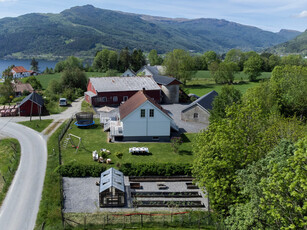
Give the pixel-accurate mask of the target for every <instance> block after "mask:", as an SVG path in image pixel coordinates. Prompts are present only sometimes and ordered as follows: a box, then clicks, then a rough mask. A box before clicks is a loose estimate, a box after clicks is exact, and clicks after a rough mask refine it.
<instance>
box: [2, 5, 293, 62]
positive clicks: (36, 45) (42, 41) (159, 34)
mask: <svg viewBox="0 0 307 230" xmlns="http://www.w3.org/2000/svg"><path fill="white" fill-rule="evenodd" d="M287 40H288V39H287V38H285V37H284V36H281V35H279V34H275V33H272V32H268V31H264V30H261V29H259V28H256V27H251V26H245V25H241V24H238V23H234V22H229V21H226V20H218V19H204V18H201V19H193V20H190V19H170V18H163V17H153V16H147V15H137V14H131V13H124V12H117V11H111V10H104V9H99V8H95V7H93V6H91V5H86V6H77V7H73V8H71V9H68V10H64V11H63V12H61V13H60V14H37V13H35V14H34V13H33V14H26V15H23V16H20V17H16V18H3V19H0V57H10V56H12V55H13V57H32V56H36V57H40V58H44V57H47V58H50V57H54V56H56V57H61V56H62V57H65V56H68V55H76V56H81V57H89V58H90V57H93V56H94V55H95V53H96V52H97V51H98V50H101V49H103V48H109V49H114V50H119V49H122V48H124V47H129V48H130V49H133V48H140V49H142V50H144V51H150V50H151V49H156V50H158V52H159V53H165V52H168V51H171V50H173V49H176V48H177V49H186V50H194V51H195V52H204V51H207V50H214V51H216V52H226V51H227V50H229V49H232V48H238V49H242V50H246V51H247V50H261V49H263V48H267V47H271V46H273V45H276V44H279V43H282V42H285V41H287Z"/></svg>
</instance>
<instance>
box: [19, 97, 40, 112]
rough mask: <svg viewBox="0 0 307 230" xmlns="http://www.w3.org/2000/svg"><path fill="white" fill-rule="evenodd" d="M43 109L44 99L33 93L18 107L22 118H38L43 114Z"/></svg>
mask: <svg viewBox="0 0 307 230" xmlns="http://www.w3.org/2000/svg"><path fill="white" fill-rule="evenodd" d="M43 107H44V100H43V97H42V96H41V95H39V94H37V93H35V92H33V93H31V94H29V95H28V96H27V97H25V98H24V99H23V100H22V101H21V103H20V104H19V105H18V112H19V115H20V116H30V115H32V116H38V115H41V114H42V111H43Z"/></svg>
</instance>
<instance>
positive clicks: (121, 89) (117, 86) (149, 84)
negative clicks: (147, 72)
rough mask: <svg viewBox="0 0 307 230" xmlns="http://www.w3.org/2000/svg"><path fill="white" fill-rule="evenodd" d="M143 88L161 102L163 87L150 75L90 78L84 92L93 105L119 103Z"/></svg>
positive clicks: (86, 98)
mask: <svg viewBox="0 0 307 230" xmlns="http://www.w3.org/2000/svg"><path fill="white" fill-rule="evenodd" d="M143 89H144V90H146V94H147V95H148V96H149V97H151V98H152V99H154V100H155V101H156V102H158V103H160V101H161V88H160V87H159V85H158V84H157V83H156V82H155V81H154V80H153V78H152V77H149V76H145V77H100V78H90V79H89V82H88V85H87V92H85V93H84V94H85V100H86V101H87V102H88V103H90V104H91V105H93V106H104V105H119V104H120V103H121V102H123V101H127V100H128V99H129V98H130V97H132V96H133V95H134V94H135V93H137V92H138V91H139V90H143Z"/></svg>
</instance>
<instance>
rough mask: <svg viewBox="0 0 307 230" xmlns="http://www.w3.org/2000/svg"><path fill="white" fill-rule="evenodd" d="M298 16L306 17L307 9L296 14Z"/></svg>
mask: <svg viewBox="0 0 307 230" xmlns="http://www.w3.org/2000/svg"><path fill="white" fill-rule="evenodd" d="M296 16H297V17H298V18H307V10H304V11H302V12H301V13H299V14H298V15H296Z"/></svg>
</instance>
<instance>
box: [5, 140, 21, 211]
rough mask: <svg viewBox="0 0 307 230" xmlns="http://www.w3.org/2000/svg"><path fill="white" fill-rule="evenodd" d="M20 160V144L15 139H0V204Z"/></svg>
mask: <svg viewBox="0 0 307 230" xmlns="http://www.w3.org/2000/svg"><path fill="white" fill-rule="evenodd" d="M19 161H20V145H19V142H18V141H17V140H16V139H12V138H8V139H1V140H0V175H1V177H0V206H1V204H2V202H3V200H4V198H5V196H6V193H7V191H8V190H9V187H10V185H11V183H12V180H13V178H14V175H15V172H16V170H17V168H18V165H19Z"/></svg>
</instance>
